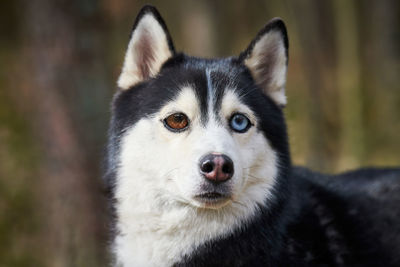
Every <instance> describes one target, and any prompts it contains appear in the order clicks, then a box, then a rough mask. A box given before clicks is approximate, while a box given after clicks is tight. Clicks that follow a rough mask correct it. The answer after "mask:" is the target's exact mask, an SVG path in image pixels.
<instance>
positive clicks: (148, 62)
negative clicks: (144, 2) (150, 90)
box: [118, 12, 173, 89]
mask: <svg viewBox="0 0 400 267" xmlns="http://www.w3.org/2000/svg"><path fill="white" fill-rule="evenodd" d="M138 16H139V21H138V22H136V27H135V28H134V30H133V32H132V35H131V39H130V41H129V44H128V49H127V51H126V54H125V60H124V65H123V67H122V72H121V74H120V76H119V78H118V86H119V87H120V88H121V89H129V88H130V87H132V86H133V85H135V84H137V83H139V82H141V81H144V80H146V79H148V78H151V77H154V76H155V75H157V73H158V72H159V70H160V68H161V66H162V64H163V63H164V62H165V61H166V60H167V59H169V58H170V57H171V56H172V55H173V51H172V49H171V46H170V44H169V39H168V38H169V35H168V32H166V30H165V29H164V28H163V26H162V25H161V24H160V21H159V20H158V19H157V18H156V17H155V15H154V14H153V13H150V12H149V13H145V14H144V15H142V16H141V14H139V15H138ZM161 23H163V22H161Z"/></svg>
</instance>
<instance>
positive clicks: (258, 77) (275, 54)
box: [244, 19, 287, 107]
mask: <svg viewBox="0 0 400 267" xmlns="http://www.w3.org/2000/svg"><path fill="white" fill-rule="evenodd" d="M275 25H277V26H275ZM264 32H265V33H264ZM245 53H246V54H245V58H244V64H245V65H246V66H247V67H248V68H249V70H250V72H251V74H252V75H253V78H254V80H255V81H256V83H257V84H258V85H259V86H260V87H261V88H262V89H263V91H264V92H265V93H266V94H267V95H268V96H269V97H270V98H271V99H272V100H274V101H275V103H276V104H278V106H281V107H284V106H285V105H286V95H285V83H286V71H287V36H286V29H285V26H284V24H283V22H282V21H281V20H279V19H278V20H273V21H272V22H270V23H269V24H268V25H267V26H266V27H265V28H264V30H263V31H261V33H260V34H259V36H258V37H257V38H256V39H255V41H253V43H252V44H251V45H250V46H249V48H248V50H247V51H246V52H245Z"/></svg>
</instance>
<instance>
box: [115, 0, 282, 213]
mask: <svg viewBox="0 0 400 267" xmlns="http://www.w3.org/2000/svg"><path fill="white" fill-rule="evenodd" d="M193 34H196V33H193ZM287 49H288V41H287V35H286V29H285V26H284V24H283V22H282V21H281V20H280V19H274V20H272V21H271V22H269V23H268V24H267V25H266V26H265V27H264V28H263V29H262V30H261V31H260V33H259V34H258V35H257V37H256V38H255V39H254V40H253V41H252V42H251V43H250V45H249V47H248V48H247V49H246V50H245V51H244V52H242V53H241V54H240V55H239V56H238V57H231V58H225V59H200V58H194V57H189V56H187V55H184V54H182V53H176V52H175V49H174V46H173V43H172V40H171V37H170V35H169V33H168V30H167V27H166V26H165V24H164V21H163V20H162V18H161V17H160V15H159V13H158V12H157V11H156V10H155V9H154V8H153V7H149V6H147V7H145V8H143V9H142V11H141V12H140V13H139V15H138V17H137V19H136V22H135V24H134V28H133V31H132V34H131V37H130V41H129V45H128V50H127V52H126V55H125V62H124V65H123V69H122V73H121V75H120V77H119V79H118V86H119V90H118V92H117V94H116V96H115V98H114V102H113V119H112V122H111V129H110V145H109V156H108V157H109V159H108V161H109V172H110V173H111V174H113V175H112V176H113V177H114V178H113V179H114V180H112V181H110V182H111V183H112V184H115V185H116V189H115V190H116V192H117V193H116V194H115V197H116V198H117V200H118V201H120V202H121V203H125V204H126V207H127V208H128V209H129V207H132V206H134V205H149V207H150V204H149V202H154V203H157V206H158V207H165V208H168V206H169V205H185V206H192V207H200V208H206V209H221V208H223V207H226V206H229V205H240V206H243V207H249V208H251V207H255V206H256V205H263V204H265V202H266V199H267V200H268V199H269V198H270V199H272V198H273V193H272V192H273V190H274V189H276V188H277V186H278V185H279V183H281V182H280V181H279V180H280V179H281V178H279V177H281V176H284V175H283V172H284V171H285V167H287V166H288V164H289V152H288V145H287V136H286V127H285V123H284V118H283V112H282V107H283V106H284V105H285V104H286V97H285V88H284V86H285V77H286V69H287ZM278 178H279V179H278ZM133 199H134V200H135V202H134V201H133ZM137 201H139V202H140V203H138V202H137Z"/></svg>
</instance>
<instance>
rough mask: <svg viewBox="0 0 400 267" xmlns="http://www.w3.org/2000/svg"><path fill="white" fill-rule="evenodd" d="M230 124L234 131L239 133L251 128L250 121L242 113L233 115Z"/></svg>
mask: <svg viewBox="0 0 400 267" xmlns="http://www.w3.org/2000/svg"><path fill="white" fill-rule="evenodd" d="M229 124H230V127H231V128H232V130H234V131H235V132H238V133H244V132H246V131H247V130H248V129H249V128H250V126H251V123H250V120H249V119H248V118H247V117H246V116H245V115H243V114H240V113H236V114H233V116H232V117H231V120H230V122H229Z"/></svg>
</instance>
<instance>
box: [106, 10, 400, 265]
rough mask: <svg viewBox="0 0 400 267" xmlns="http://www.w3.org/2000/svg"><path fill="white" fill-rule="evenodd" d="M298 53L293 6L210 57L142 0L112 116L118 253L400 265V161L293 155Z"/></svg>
mask: <svg viewBox="0 0 400 267" xmlns="http://www.w3.org/2000/svg"><path fill="white" fill-rule="evenodd" d="M287 64H288V37H287V31H286V27H285V24H284V23H283V21H282V20H281V19H279V18H276V19H273V20H271V21H270V22H269V23H267V24H266V26H265V27H264V28H263V29H262V30H261V31H260V32H259V33H258V34H257V36H256V37H255V39H254V40H253V41H252V42H251V43H250V44H249V46H248V47H247V49H245V50H244V51H243V52H242V53H241V54H240V55H239V56H234V57H229V58H223V59H203V58H196V57H191V56H188V55H186V54H183V53H178V52H176V51H175V48H174V45H173V42H172V39H171V36H170V34H169V32H168V29H167V27H166V25H165V23H164V20H163V19H162V18H161V16H160V14H159V12H158V11H157V10H156V9H155V8H154V7H152V6H145V7H143V8H142V10H141V11H140V12H139V14H138V16H137V18H136V21H135V23H134V26H133V30H132V33H131V36H130V41H129V44H128V49H127V51H126V55H125V59H124V63H123V67H122V72H121V74H120V76H119V79H118V90H117V92H116V94H115V96H114V99H113V103H112V118H111V123H110V129H109V143H108V153H107V171H106V175H105V179H106V183H107V185H108V186H109V187H110V190H111V196H112V209H113V213H114V223H113V229H114V231H113V238H112V239H113V241H112V246H111V250H112V254H113V255H114V258H115V260H114V264H115V265H116V266H124V267H125V266H129V267H130V266H141V267H142V266H386V267H387V266H400V169H395V168H392V169H374V168H369V169H360V170H356V171H351V172H347V173H343V174H340V175H323V174H319V173H316V172H313V171H310V170H308V169H306V168H302V167H295V166H292V164H291V158H290V152H289V144H288V137H287V129H286V124H285V118H284V114H283V107H284V106H285V105H286V96H285V80H286V71H287Z"/></svg>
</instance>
